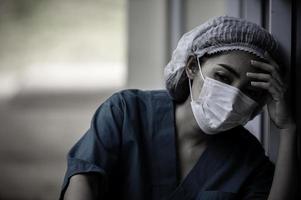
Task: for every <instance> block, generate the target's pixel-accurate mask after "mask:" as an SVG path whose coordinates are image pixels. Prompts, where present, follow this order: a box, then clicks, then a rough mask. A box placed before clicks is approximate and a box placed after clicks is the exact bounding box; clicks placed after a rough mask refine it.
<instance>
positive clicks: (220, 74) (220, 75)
mask: <svg viewBox="0 0 301 200" xmlns="http://www.w3.org/2000/svg"><path fill="white" fill-rule="evenodd" d="M214 78H215V79H216V80H218V81H221V82H223V83H226V84H230V83H231V81H232V80H231V78H230V77H229V75H227V74H226V73H225V72H221V71H217V72H215V73H214Z"/></svg>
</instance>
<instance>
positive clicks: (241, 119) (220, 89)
mask: <svg viewBox="0 0 301 200" xmlns="http://www.w3.org/2000/svg"><path fill="white" fill-rule="evenodd" d="M197 60H198V59H197ZM198 66H199V71H200V74H201V77H202V79H203V80H204V83H203V87H202V90H201V92H200V94H199V97H198V98H197V99H196V100H194V99H193V96H192V89H191V82H190V79H189V87H190V95H191V108H192V112H193V115H194V117H195V119H196V121H197V123H198V125H199V127H200V128H201V129H202V130H203V131H204V132H205V133H206V134H209V135H212V134H216V133H219V132H223V131H226V130H229V129H231V128H234V127H236V126H238V125H245V124H246V123H247V122H248V121H249V120H250V119H251V117H252V113H253V111H254V109H255V108H256V107H257V106H258V104H257V103H256V102H255V101H254V100H253V99H251V98H250V97H248V96H247V95H245V94H243V93H242V92H241V91H240V90H239V89H238V88H236V87H233V86H230V85H228V84H225V83H222V82H220V81H217V80H215V79H212V78H209V77H205V78H204V76H203V74H202V71H201V67H200V63H199V60H198Z"/></svg>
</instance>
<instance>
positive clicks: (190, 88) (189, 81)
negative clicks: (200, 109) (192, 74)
mask: <svg viewBox="0 0 301 200" xmlns="http://www.w3.org/2000/svg"><path fill="white" fill-rule="evenodd" d="M188 83H189V90H190V99H191V101H193V98H192V87H191V80H190V78H189V77H188Z"/></svg>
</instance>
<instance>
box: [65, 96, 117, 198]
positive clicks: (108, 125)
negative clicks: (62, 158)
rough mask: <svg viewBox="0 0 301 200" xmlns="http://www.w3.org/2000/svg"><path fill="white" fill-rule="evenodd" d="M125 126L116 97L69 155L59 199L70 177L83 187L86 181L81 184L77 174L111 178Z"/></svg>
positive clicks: (96, 116) (99, 114) (99, 110)
mask: <svg viewBox="0 0 301 200" xmlns="http://www.w3.org/2000/svg"><path fill="white" fill-rule="evenodd" d="M122 123H123V113H122V110H121V108H119V107H118V102H117V100H116V95H115V96H112V97H111V98H109V99H108V100H107V101H106V102H104V103H103V104H102V105H101V106H99V108H98V109H97V110H96V112H95V114H94V116H93V118H92V121H91V125H90V128H89V129H88V130H87V132H86V133H85V134H84V135H83V136H82V137H81V138H80V140H79V141H78V142H77V143H76V144H75V145H74V146H73V147H72V148H71V150H70V151H69V153H68V155H67V159H68V167H67V171H66V174H65V178H64V182H63V185H62V189H61V194H60V199H63V198H62V197H63V196H64V193H65V191H66V187H67V185H68V184H69V181H70V179H71V177H74V180H75V183H84V182H85V178H81V179H79V180H80V181H79V182H78V180H77V179H78V174H87V173H97V174H98V175H101V176H102V177H104V179H106V178H107V175H108V174H112V173H111V172H112V169H114V166H116V165H117V162H118V158H119V151H120V140H121V138H120V135H121V134H122ZM75 175H76V176H75ZM75 177H76V178H75ZM86 182H87V181H86ZM87 183H88V182H87Z"/></svg>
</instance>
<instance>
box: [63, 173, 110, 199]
mask: <svg viewBox="0 0 301 200" xmlns="http://www.w3.org/2000/svg"><path fill="white" fill-rule="evenodd" d="M103 184H104V183H103V179H102V178H101V176H99V175H98V174H95V173H87V174H77V175H74V176H72V177H71V178H70V181H69V184H68V186H67V188H66V192H65V195H64V200H71V199H72V200H93V199H99V198H100V197H102V195H103V192H104V190H103V188H104V187H103Z"/></svg>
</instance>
